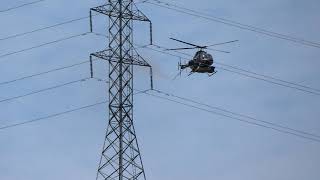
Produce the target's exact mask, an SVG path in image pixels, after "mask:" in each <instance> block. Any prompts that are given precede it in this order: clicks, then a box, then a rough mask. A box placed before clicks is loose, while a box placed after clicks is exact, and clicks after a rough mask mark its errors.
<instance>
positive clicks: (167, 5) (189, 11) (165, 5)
mask: <svg viewBox="0 0 320 180" xmlns="http://www.w3.org/2000/svg"><path fill="white" fill-rule="evenodd" d="M153 1H154V2H155V3H153V2H148V1H147V2H146V3H149V4H152V5H155V6H158V7H162V8H166V9H170V10H173V11H176V12H180V13H183V14H188V15H191V16H194V17H199V18H202V19H206V20H209V21H214V22H218V23H222V24H225V25H228V26H232V27H236V28H239V29H243V30H248V31H252V32H255V33H258V34H263V35H266V36H270V37H274V38H278V39H282V40H286V41H290V42H294V43H298V44H302V45H305V46H310V47H315V48H320V43H316V42H312V41H307V40H303V39H298V38H294V37H291V36H288V35H283V34H280V33H275V32H272V31H268V30H263V29H261V28H256V27H253V26H249V25H245V24H241V23H238V22H235V21H231V20H226V19H222V18H217V17H214V16H209V15H206V14H204V13H202V12H199V11H195V10H192V9H188V8H184V7H181V6H177V5H174V4H171V3H166V2H162V1H159V0H153ZM177 8H179V9H177Z"/></svg>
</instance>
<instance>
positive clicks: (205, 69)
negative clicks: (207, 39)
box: [180, 50, 215, 73]
mask: <svg viewBox="0 0 320 180" xmlns="http://www.w3.org/2000/svg"><path fill="white" fill-rule="evenodd" d="M212 64H213V58H212V56H211V54H208V53H207V52H205V51H203V50H200V51H198V52H197V53H196V55H195V56H194V57H193V59H192V60H190V61H189V62H188V63H187V64H185V65H181V66H180V67H181V69H185V68H187V67H189V68H190V69H191V72H197V73H214V72H215V67H214V66H212Z"/></svg>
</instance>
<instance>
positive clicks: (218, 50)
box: [207, 48, 231, 54]
mask: <svg viewBox="0 0 320 180" xmlns="http://www.w3.org/2000/svg"><path fill="white" fill-rule="evenodd" d="M207 49H209V50H211V51H217V52H221V53H227V54H229V53H231V52H229V51H222V50H218V49H211V48H207Z"/></svg>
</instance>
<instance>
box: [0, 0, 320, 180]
mask: <svg viewBox="0 0 320 180" xmlns="http://www.w3.org/2000/svg"><path fill="white" fill-rule="evenodd" d="M24 2H25V1H23V0H14V1H12V0H2V1H1V2H0V9H6V8H8V7H13V6H15V5H19V4H21V3H24ZM103 2H104V1H101V0H100V1H98V0H97V1H93V0H90V1H85V0H80V1H79V0H78V1H76V0H68V1H63V0H47V1H44V2H41V3H39V4H35V5H32V6H28V7H24V8H20V9H16V10H12V11H8V12H3V13H0V22H1V31H0V38H2V37H6V36H8V35H12V34H16V33H21V32H25V31H29V30H33V29H35V28H39V27H43V26H47V25H52V24H55V23H59V22H63V21H66V20H71V19H74V18H78V17H83V16H87V15H88V12H89V8H90V7H94V6H98V5H101V4H102V3H103ZM172 2H175V3H177V4H179V5H183V6H185V7H188V8H192V9H195V10H200V11H203V12H205V13H207V14H211V15H214V16H219V17H222V18H228V19H232V20H235V21H239V22H242V23H245V24H250V25H254V26H257V27H261V28H265V29H268V30H272V31H276V32H279V33H284V34H287V35H291V36H295V37H300V38H303V39H308V40H312V41H315V42H320V34H319V32H320V24H319V18H320V11H319V8H320V1H318V0H306V1H298V0H259V1H256V0H242V1H238V0H214V1H213V0H200V1H192V0H184V1H178V0H176V1H172ZM138 7H139V8H140V9H141V10H142V11H143V12H144V13H145V14H146V15H147V16H148V17H149V18H150V19H151V20H152V21H153V25H154V43H155V44H158V45H163V46H166V47H172V48H174V47H179V46H182V45H181V44H179V43H176V42H174V41H171V40H169V39H168V38H169V37H175V38H179V39H183V40H185V41H188V42H194V43H198V44H204V45H206V44H214V43H217V42H224V41H229V40H235V39H238V40H240V41H239V42H237V43H234V44H229V45H224V46H220V47H219V49H222V50H227V51H231V52H232V53H231V54H222V53H217V52H213V51H210V53H212V54H213V56H214V57H215V59H216V60H217V61H219V62H222V63H226V64H229V65H235V66H238V67H241V68H244V69H248V70H251V71H254V72H258V73H262V74H267V75H271V76H274V77H278V78H281V79H284V80H289V81H292V82H297V83H301V84H304V85H308V86H311V87H314V88H318V89H319V88H320V79H319V76H320V70H319V67H320V61H319V58H320V51H319V49H318V48H312V47H308V46H303V45H300V44H295V43H291V42H288V41H283V40H279V39H275V38H271V37H267V36H263V35H260V34H256V33H253V32H249V31H245V30H240V29H236V28H234V27H229V26H226V25H223V24H219V23H214V22H211V21H206V20H204V19H200V18H195V17H192V16H187V15H184V14H181V13H177V12H173V11H171V10H167V9H162V8H159V7H156V6H153V5H150V4H139V5H138ZM106 22H107V21H106V17H103V16H96V17H95V18H94V24H95V31H96V32H106V30H105V29H106V27H107V26H106V25H107V24H105V23H106ZM103 26H105V29H103ZM135 27H136V29H135V35H136V36H135V40H136V42H137V43H139V44H147V43H148V32H149V31H148V25H147V24H143V23H136V24H135ZM88 30H89V22H88V20H83V21H79V22H76V23H73V24H69V25H65V26H60V27H57V28H52V29H49V30H45V31H41V32H38V33H34V34H32V35H28V36H24V37H20V38H16V39H10V40H6V41H0V55H2V54H6V53H9V52H13V51H16V50H20V49H24V48H28V47H32V46H35V45H38V44H42V43H45V42H49V41H53V40H56V39H60V38H63V37H67V36H71V35H74V34H79V33H84V32H87V31H88ZM105 45H106V39H104V38H102V37H98V36H95V35H93V34H89V35H86V36H83V37H79V38H75V39H72V40H68V41H64V42H61V43H57V44H53V45H50V46H46V47H42V48H38V49H34V50H32V51H27V52H24V53H19V54H15V55H12V56H7V57H4V58H1V59H0V64H1V65H0V82H3V81H6V80H11V79H15V78H18V77H22V76H26V75H30V74H33V73H37V72H43V71H46V70H50V69H53V68H57V67H61V66H65V65H71V64H74V63H77V62H81V61H85V60H87V59H88V55H89V54H90V53H91V52H96V51H100V50H102V49H104V48H105ZM139 52H140V55H142V56H143V57H145V59H146V60H148V61H149V62H150V64H152V65H153V67H154V70H155V87H156V88H157V89H160V90H163V91H166V92H171V93H174V94H176V95H181V96H183V97H189V98H192V99H195V100H197V101H200V102H204V103H207V104H210V105H213V106H219V107H222V108H225V109H228V110H231V111H233V112H237V113H242V114H246V115H250V116H253V117H255V118H258V119H261V120H265V121H270V122H274V123H279V124H282V125H285V126H290V127H293V128H296V129H301V130H304V131H307V132H311V133H315V134H320V121H319V117H320V111H319V107H320V96H316V95H312V94H308V93H304V92H301V91H297V90H293V89H289V88H284V87H281V86H277V85H273V84H269V83H266V82H263V81H258V80H255V79H251V78H248V77H243V76H239V75H237V74H232V73H230V72H227V71H223V70H219V69H217V70H218V73H217V74H216V75H214V76H213V77H210V78H209V77H208V76H206V75H205V74H195V75H193V76H190V77H186V76H187V75H186V74H185V73H184V74H183V75H182V77H181V78H178V79H176V80H175V81H173V80H172V78H173V76H174V75H175V74H176V73H177V62H178V61H179V59H178V58H176V57H172V56H169V55H163V54H159V53H157V52H154V51H150V50H148V49H139ZM186 52H187V53H189V54H192V53H194V51H186ZM106 67H107V64H106V63H105V62H96V63H95V75H96V77H100V78H104V79H105V78H107V73H106V70H107V69H106ZM135 74H136V76H135V87H136V88H137V89H146V88H148V86H149V84H148V83H149V79H148V71H147V70H145V69H143V68H136V71H135ZM88 76H89V67H88V64H84V65H81V66H77V67H73V68H70V69H67V70H63V71H58V72H55V73H50V74H47V75H44V76H40V77H35V78H31V79H27V80H24V81H19V82H16V83H12V84H8V85H1V86H0V92H1V94H0V100H1V99H5V98H8V97H13V96H17V95H21V94H25V93H28V92H31V91H33V90H39V89H43V88H47V87H51V86H54V85H57V84H61V83H66V82H69V81H73V80H78V79H81V78H86V77H88ZM106 98H107V85H106V84H104V83H101V82H97V81H95V80H88V81H85V82H81V83H78V84H74V85H70V86H66V87H63V88H59V89H55V90H52V91H48V92H43V93H39V94H36V95H32V96H27V97H25V98H20V99H16V100H13V101H8V102H2V103H0V109H1V110H0V112H1V113H0V127H1V126H5V125H9V124H12V123H17V122H22V121H26V120H30V119H33V118H37V117H42V116H46V115H49V114H54V113H57V112H62V111H65V110H69V109H73V108H77V107H81V106H85V105H88V104H93V103H96V102H99V101H103V100H106ZM107 113H108V111H107V105H101V106H97V107H93V108H90V109H86V110H83V111H78V112H74V113H70V114H66V115H63V116H60V117H57V118H52V119H48V120H45V121H41V122H38V123H33V124H28V125H23V126H19V127H15V128H11V129H6V130H0V179H1V180H20V179H30V180H31V179H32V180H40V179H41V180H43V179H45V180H57V179H78V180H88V179H95V175H96V171H97V167H98V161H99V158H100V154H101V148H102V143H103V140H104V139H103V137H104V134H105V129H106V125H107V121H108V119H107V117H108V114H107ZM134 121H135V128H136V131H137V135H138V139H139V145H140V149H141V153H142V158H143V163H144V166H145V172H146V175H147V178H148V179H149V180H164V179H165V180H174V179H184V180H196V179H202V180H212V179H219V180H257V179H259V180H278V179H281V180H301V179H307V180H318V179H319V177H320V171H319V167H320V155H319V152H320V143H317V142H313V141H310V140H306V139H302V138H298V137H295V136H291V135H286V134H282V133H279V132H276V131H273V130H270V129H266V128H261V127H256V126H253V125H248V124H245V123H243V122H239V121H235V120H232V119H228V118H225V117H221V116H216V115H213V114H210V113H206V112H203V111H199V110H195V109H192V108H189V107H185V106H182V105H177V104H174V103H172V102H168V101H164V100H161V99H156V98H153V97H150V96H147V95H143V94H141V95H137V96H135V112H134Z"/></svg>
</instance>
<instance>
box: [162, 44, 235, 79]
mask: <svg viewBox="0 0 320 180" xmlns="http://www.w3.org/2000/svg"><path fill="white" fill-rule="evenodd" d="M170 39H171V40H174V41H177V42H180V43H183V44H187V45H189V46H193V47H185V48H174V49H167V50H168V51H177V50H187V49H198V51H197V52H196V54H195V55H194V57H193V59H192V60H190V61H189V62H188V63H185V64H181V61H180V62H179V63H178V69H179V71H180V72H179V74H180V75H181V72H182V70H184V69H186V68H190V69H191V71H190V73H189V75H188V76H190V75H192V74H193V73H207V74H208V76H212V75H214V74H215V73H217V71H216V70H215V67H214V66H213V63H214V61H213V57H212V55H211V54H209V53H207V52H206V51H204V50H205V49H208V48H209V47H212V46H217V45H222V44H228V43H233V42H237V41H238V40H233V41H227V42H223V43H217V44H212V45H208V46H199V45H196V44H192V43H188V42H185V41H182V40H179V39H175V38H170ZM210 50H213V51H218V52H222V53H230V52H227V51H221V50H216V49H210Z"/></svg>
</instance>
